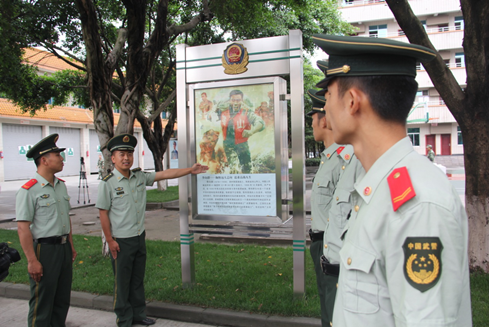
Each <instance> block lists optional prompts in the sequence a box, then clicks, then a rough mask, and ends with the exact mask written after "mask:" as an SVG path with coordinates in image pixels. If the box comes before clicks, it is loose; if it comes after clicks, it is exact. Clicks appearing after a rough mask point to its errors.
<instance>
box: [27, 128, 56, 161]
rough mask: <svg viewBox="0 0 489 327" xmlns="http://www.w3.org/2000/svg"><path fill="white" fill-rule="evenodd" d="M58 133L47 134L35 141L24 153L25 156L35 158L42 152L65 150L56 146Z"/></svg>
mask: <svg viewBox="0 0 489 327" xmlns="http://www.w3.org/2000/svg"><path fill="white" fill-rule="evenodd" d="M58 138H59V135H58V134H51V135H49V136H46V137H45V138H43V139H42V140H40V141H39V142H37V143H36V144H35V145H34V146H33V147H32V148H31V149H30V150H29V151H27V154H26V155H25V156H26V157H27V158H33V159H34V160H36V159H37V158H39V157H40V156H42V155H43V154H46V153H49V152H62V151H64V150H65V148H58V147H57V146H56V142H57V141H58Z"/></svg>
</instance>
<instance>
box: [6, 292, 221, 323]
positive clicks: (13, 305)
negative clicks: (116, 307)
mask: <svg viewBox="0 0 489 327" xmlns="http://www.w3.org/2000/svg"><path fill="white" fill-rule="evenodd" d="M0 307H1V308H2V311H3V313H2V314H1V315H0V326H5V327H7V326H8V327H25V326H26V324H27V317H26V316H27V312H28V311H29V303H28V301H26V300H19V299H12V298H5V297H0ZM93 326H97V327H113V326H115V315H114V313H112V312H108V311H101V310H95V309H85V308H79V307H74V306H71V307H70V311H69V312H68V318H67V320H66V327H93ZM153 326H155V327H206V326H216V325H204V324H197V323H189V322H181V321H174V320H168V319H156V324H154V325H153Z"/></svg>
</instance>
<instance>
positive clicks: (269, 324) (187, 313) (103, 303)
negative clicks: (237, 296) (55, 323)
mask: <svg viewBox="0 0 489 327" xmlns="http://www.w3.org/2000/svg"><path fill="white" fill-rule="evenodd" d="M0 296H1V297H6V298H14V299H20V300H29V299H30V296H31V295H30V289H29V285H24V284H11V283H5V282H0ZM70 305H71V306H74V307H81V308H87V309H95V310H103V311H112V310H113V297H112V296H110V295H96V294H90V293H86V292H76V291H72V292H71V303H70ZM146 313H147V314H148V316H150V317H155V318H162V319H169V320H175V321H183V322H190V323H198V324H207V325H216V326H232V327H250V326H253V327H296V326H301V327H320V326H321V320H320V319H317V318H307V317H282V316H271V315H260V314H255V313H249V312H243V311H232V310H224V309H214V308H201V307H195V306H188V305H181V304H173V303H165V302H157V301H154V302H151V301H149V302H147V303H146Z"/></svg>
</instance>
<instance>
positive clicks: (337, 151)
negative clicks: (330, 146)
mask: <svg viewBox="0 0 489 327" xmlns="http://www.w3.org/2000/svg"><path fill="white" fill-rule="evenodd" d="M344 148H345V147H344V146H340V147H339V148H338V149H336V153H338V154H340V153H341V151H343V149H344Z"/></svg>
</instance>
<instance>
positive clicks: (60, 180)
mask: <svg viewBox="0 0 489 327" xmlns="http://www.w3.org/2000/svg"><path fill="white" fill-rule="evenodd" d="M56 178H57V179H58V180H60V181H62V182H63V183H66V182H65V181H64V180H63V179H61V178H59V177H56Z"/></svg>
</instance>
